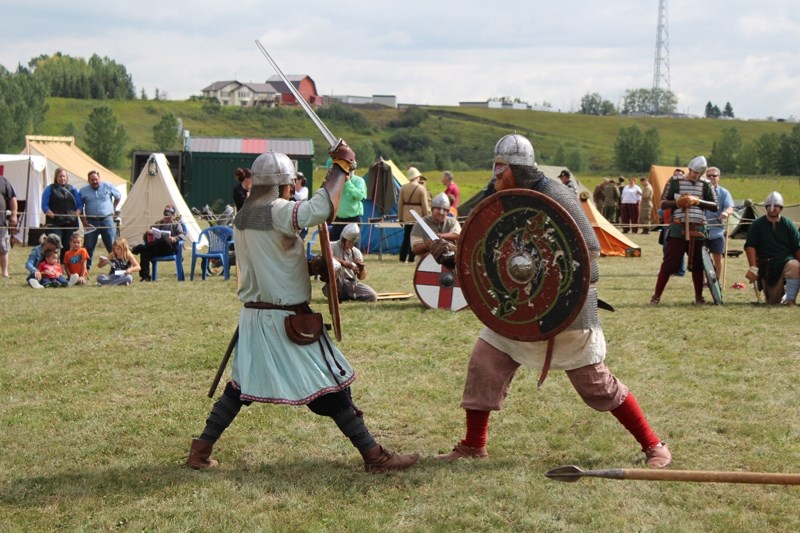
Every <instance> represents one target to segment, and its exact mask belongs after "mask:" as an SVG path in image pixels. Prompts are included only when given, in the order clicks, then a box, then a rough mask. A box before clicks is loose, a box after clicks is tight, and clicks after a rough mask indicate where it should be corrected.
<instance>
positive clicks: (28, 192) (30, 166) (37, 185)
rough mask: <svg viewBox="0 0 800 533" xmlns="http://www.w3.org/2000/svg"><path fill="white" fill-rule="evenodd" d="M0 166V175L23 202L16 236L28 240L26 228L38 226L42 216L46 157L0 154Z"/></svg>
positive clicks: (45, 181) (24, 240)
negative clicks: (18, 233) (18, 231)
mask: <svg viewBox="0 0 800 533" xmlns="http://www.w3.org/2000/svg"><path fill="white" fill-rule="evenodd" d="M0 167H2V171H0V175H3V176H5V177H6V178H7V179H8V181H9V182H10V183H11V186H12V187H14V193H15V194H16V195H17V201H18V202H20V201H24V202H25V208H24V210H23V209H22V208H20V213H19V215H20V217H19V223H20V231H21V234H20V235H18V237H19V239H20V240H21V241H22V242H28V228H38V227H39V224H40V223H41V222H42V218H43V217H42V202H41V198H42V192H43V191H44V188H45V187H46V186H47V184H48V183H49V180H48V174H47V159H45V158H44V157H42V156H39V155H18V154H0ZM28 198H30V199H31V201H28Z"/></svg>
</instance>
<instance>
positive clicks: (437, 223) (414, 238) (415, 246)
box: [411, 192, 461, 256]
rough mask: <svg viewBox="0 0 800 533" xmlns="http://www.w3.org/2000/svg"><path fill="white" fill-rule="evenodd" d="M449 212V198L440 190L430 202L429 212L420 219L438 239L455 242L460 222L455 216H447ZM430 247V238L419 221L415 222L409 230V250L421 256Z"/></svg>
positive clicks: (459, 229) (459, 230) (459, 231)
mask: <svg viewBox="0 0 800 533" xmlns="http://www.w3.org/2000/svg"><path fill="white" fill-rule="evenodd" d="M449 212H450V200H448V199H447V195H446V194H445V193H443V192H440V193H439V194H437V195H436V197H435V198H434V199H433V201H432V202H431V214H430V215H428V216H425V217H422V220H424V221H425V223H426V224H428V226H429V227H430V228H431V229H432V230H433V231H434V232H435V233H436V235H438V236H439V238H440V239H445V240H447V241H449V242H451V243H453V244H455V243H456V242H458V236H459V234H460V233H461V224H459V222H458V220H457V219H456V218H454V217H449V216H447V214H448V213H449ZM430 249H431V240H430V239H429V238H428V235H427V234H426V233H425V231H424V230H423V229H422V227H420V225H419V222H417V223H416V224H414V227H413V229H412V230H411V250H412V251H413V252H414V255H417V256H421V255H424V254H427V253H428V252H429V251H430Z"/></svg>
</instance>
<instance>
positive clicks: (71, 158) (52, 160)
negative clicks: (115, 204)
mask: <svg viewBox="0 0 800 533" xmlns="http://www.w3.org/2000/svg"><path fill="white" fill-rule="evenodd" d="M22 154H23V155H39V156H43V157H44V158H45V159H46V160H47V176H48V178H50V179H52V177H53V176H55V170H56V168H63V169H64V170H66V171H67V177H68V178H69V183H70V184H71V185H73V186H74V187H75V188H76V189H79V190H80V189H81V188H82V187H85V186H86V185H88V184H89V182H88V181H87V179H86V178H87V176H88V174H89V172H91V171H93V170H96V171H97V172H99V173H100V180H101V181H104V182H106V183H109V184H110V185H113V186H114V187H116V188H117V190H118V191H119V193H120V195H121V198H120V203H119V206H122V205H124V203H125V199H126V197H127V196H128V182H127V180H125V179H123V178H121V177H119V176H117V175H116V174H114V173H113V172H111V171H110V170H108V169H107V168H106V167H104V166H103V165H101V164H100V163H98V162H97V161H95V160H94V159H92V157H91V156H90V155H89V154H87V153H86V152H84V151H83V150H81V149H80V148H78V146H77V145H76V144H75V137H49V136H44V135H26V136H25V149H24V150H23V151H22ZM45 185H48V184H45Z"/></svg>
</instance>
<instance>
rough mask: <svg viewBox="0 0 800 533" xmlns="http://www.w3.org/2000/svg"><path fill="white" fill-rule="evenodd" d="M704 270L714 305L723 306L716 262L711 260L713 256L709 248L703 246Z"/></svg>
mask: <svg viewBox="0 0 800 533" xmlns="http://www.w3.org/2000/svg"><path fill="white" fill-rule="evenodd" d="M702 253H703V270H705V272H706V281H707V282H708V290H710V291H711V298H713V299H714V304H716V305H722V291H721V290H720V286H719V279H718V278H717V270H716V269H715V268H714V260H713V259H711V254H710V253H709V252H708V247H706V246H703V252H702Z"/></svg>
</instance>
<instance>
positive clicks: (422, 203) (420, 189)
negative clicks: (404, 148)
mask: <svg viewBox="0 0 800 533" xmlns="http://www.w3.org/2000/svg"><path fill="white" fill-rule="evenodd" d="M426 181H427V178H425V176H423V175H422V174H421V173H420V171H419V170H417V169H416V167H410V168H409V169H408V183H406V184H405V185H403V186H402V187H401V188H400V198H399V199H398V200H397V219H398V220H399V221H400V223H402V224H403V242H402V243H401V244H400V262H401V263H405V262H406V259H408V262H409V263H413V262H414V252H413V251H412V250H411V230H412V228H413V227H414V217H413V216H411V213H410V211H411V210H412V209H413V210H414V211H416V212H417V214H418V215H420V216H423V217H424V216H427V215H428V214H430V212H431V203H430V200H428V190H427V189H426V188H425V182H426Z"/></svg>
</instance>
